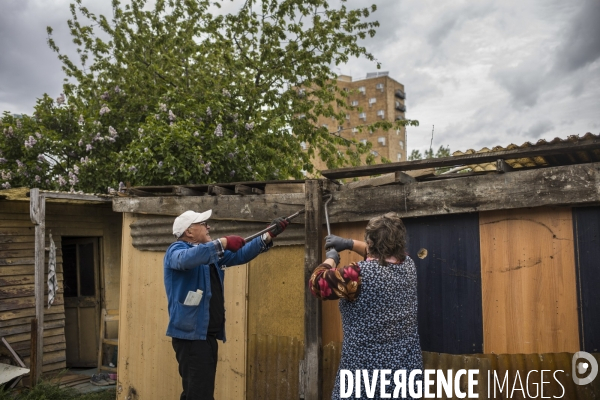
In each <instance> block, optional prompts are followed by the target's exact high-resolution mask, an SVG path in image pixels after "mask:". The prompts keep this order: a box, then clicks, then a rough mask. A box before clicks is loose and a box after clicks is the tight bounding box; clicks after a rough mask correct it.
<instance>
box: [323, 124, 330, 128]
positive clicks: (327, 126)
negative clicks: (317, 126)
mask: <svg viewBox="0 0 600 400" xmlns="http://www.w3.org/2000/svg"><path fill="white" fill-rule="evenodd" d="M321 126H322V127H323V128H325V129H327V128H329V125H327V124H323V125H321Z"/></svg>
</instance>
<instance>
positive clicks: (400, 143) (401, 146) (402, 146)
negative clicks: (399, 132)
mask: <svg viewBox="0 0 600 400" xmlns="http://www.w3.org/2000/svg"><path fill="white" fill-rule="evenodd" d="M398 144H399V145H400V148H401V149H402V150H404V142H403V141H402V140H401V141H400V142H399V143H398Z"/></svg>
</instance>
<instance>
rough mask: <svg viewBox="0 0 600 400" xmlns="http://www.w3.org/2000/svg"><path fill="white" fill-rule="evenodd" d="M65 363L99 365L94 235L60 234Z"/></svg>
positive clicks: (96, 272) (97, 294) (96, 267)
mask: <svg viewBox="0 0 600 400" xmlns="http://www.w3.org/2000/svg"><path fill="white" fill-rule="evenodd" d="M62 252H63V270H64V297H65V319H66V321H65V322H66V323H65V325H66V328H65V337H66V342H67V349H66V353H67V366H68V367H94V366H97V365H98V335H99V333H98V329H99V318H100V308H99V306H100V288H99V272H98V271H99V265H98V261H99V257H98V254H99V253H98V239H97V238H63V242H62Z"/></svg>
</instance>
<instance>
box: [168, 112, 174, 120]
mask: <svg viewBox="0 0 600 400" xmlns="http://www.w3.org/2000/svg"><path fill="white" fill-rule="evenodd" d="M169 121H175V114H173V110H169Z"/></svg>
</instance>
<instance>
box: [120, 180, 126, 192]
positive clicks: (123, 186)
mask: <svg viewBox="0 0 600 400" xmlns="http://www.w3.org/2000/svg"><path fill="white" fill-rule="evenodd" d="M124 191H125V184H124V183H123V182H119V192H124Z"/></svg>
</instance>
